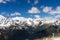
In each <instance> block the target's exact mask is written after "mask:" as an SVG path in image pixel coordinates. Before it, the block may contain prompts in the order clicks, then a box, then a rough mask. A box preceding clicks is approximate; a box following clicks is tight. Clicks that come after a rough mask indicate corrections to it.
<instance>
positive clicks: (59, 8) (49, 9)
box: [43, 6, 60, 15]
mask: <svg viewBox="0 0 60 40" xmlns="http://www.w3.org/2000/svg"><path fill="white" fill-rule="evenodd" d="M43 12H45V13H49V14H52V15H53V14H60V6H57V7H56V8H55V9H52V7H48V6H47V7H44V8H43Z"/></svg>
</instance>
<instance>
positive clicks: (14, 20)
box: [0, 15, 60, 29]
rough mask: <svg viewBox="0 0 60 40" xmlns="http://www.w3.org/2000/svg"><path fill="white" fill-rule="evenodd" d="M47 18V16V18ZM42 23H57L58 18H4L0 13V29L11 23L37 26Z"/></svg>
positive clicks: (20, 26)
mask: <svg viewBox="0 0 60 40" xmlns="http://www.w3.org/2000/svg"><path fill="white" fill-rule="evenodd" d="M47 19H48V18H47ZM44 24H51V25H59V24H60V20H54V19H53V20H45V19H40V18H34V19H33V18H25V17H13V18H6V17H4V16H1V15H0V29H2V28H3V29H5V28H9V27H10V26H11V25H14V26H16V25H17V26H19V28H20V29H21V28H22V27H26V28H27V27H38V26H42V25H44Z"/></svg>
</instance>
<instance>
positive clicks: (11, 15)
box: [11, 12, 21, 16]
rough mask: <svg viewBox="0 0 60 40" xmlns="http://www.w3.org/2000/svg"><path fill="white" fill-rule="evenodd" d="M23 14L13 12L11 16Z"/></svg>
mask: <svg viewBox="0 0 60 40" xmlns="http://www.w3.org/2000/svg"><path fill="white" fill-rule="evenodd" d="M20 15H21V14H20V13H19V12H15V13H12V14H11V16H20Z"/></svg>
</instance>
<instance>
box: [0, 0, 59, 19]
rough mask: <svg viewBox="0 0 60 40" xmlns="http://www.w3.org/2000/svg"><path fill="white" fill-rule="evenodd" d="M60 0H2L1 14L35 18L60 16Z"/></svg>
mask: <svg viewBox="0 0 60 40" xmlns="http://www.w3.org/2000/svg"><path fill="white" fill-rule="evenodd" d="M59 8H60V0H0V15H4V16H6V17H9V16H10V17H13V16H23V17H31V18H33V17H34V16H35V15H39V16H40V17H42V18H44V17H55V16H60V10H59Z"/></svg>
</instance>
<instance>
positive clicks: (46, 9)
mask: <svg viewBox="0 0 60 40" xmlns="http://www.w3.org/2000/svg"><path fill="white" fill-rule="evenodd" d="M51 10H52V7H44V8H43V12H45V13H48V12H50V11H51Z"/></svg>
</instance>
